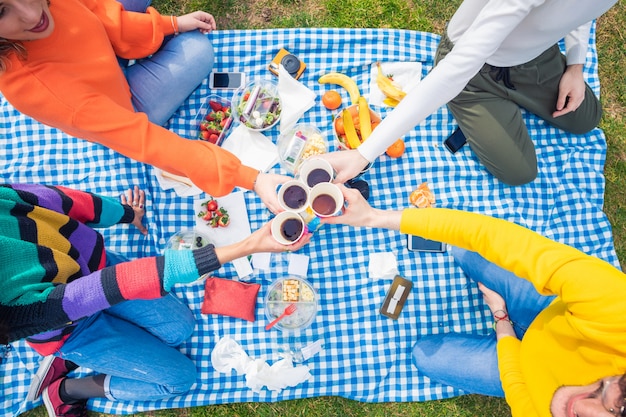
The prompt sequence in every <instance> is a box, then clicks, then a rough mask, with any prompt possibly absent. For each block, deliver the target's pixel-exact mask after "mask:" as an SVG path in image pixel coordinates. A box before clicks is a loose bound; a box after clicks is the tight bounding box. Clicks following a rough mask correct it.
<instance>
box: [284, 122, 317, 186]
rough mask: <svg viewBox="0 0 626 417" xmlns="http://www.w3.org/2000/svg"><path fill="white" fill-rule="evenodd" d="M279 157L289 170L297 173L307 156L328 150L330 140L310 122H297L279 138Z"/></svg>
mask: <svg viewBox="0 0 626 417" xmlns="http://www.w3.org/2000/svg"><path fill="white" fill-rule="evenodd" d="M277 146H278V157H279V159H280V163H281V165H282V166H283V168H285V169H286V170H287V171H289V172H291V173H292V174H295V173H297V172H298V167H299V166H300V164H301V163H302V161H304V160H305V159H307V158H310V157H312V156H315V155H321V154H324V153H326V152H328V141H327V140H326V138H324V136H322V132H321V131H320V130H319V129H318V128H317V127H315V126H313V125H309V124H296V125H295V126H294V127H292V128H291V129H289V130H288V131H286V132H285V133H284V134H282V135H280V136H279V138H278V143H277Z"/></svg>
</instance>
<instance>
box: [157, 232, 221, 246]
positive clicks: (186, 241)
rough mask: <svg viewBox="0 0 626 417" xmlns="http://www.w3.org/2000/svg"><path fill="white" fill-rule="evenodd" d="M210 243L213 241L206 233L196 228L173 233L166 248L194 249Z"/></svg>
mask: <svg viewBox="0 0 626 417" xmlns="http://www.w3.org/2000/svg"><path fill="white" fill-rule="evenodd" d="M210 243H213V242H211V239H209V237H208V236H207V235H205V234H204V233H200V232H198V231H196V230H194V229H186V230H181V231H180V232H177V233H175V234H174V235H172V237H170V238H169V240H168V241H167V244H166V245H165V249H175V250H193V249H199V248H202V247H204V246H207V245H208V244H210Z"/></svg>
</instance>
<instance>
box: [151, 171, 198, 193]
mask: <svg viewBox="0 0 626 417" xmlns="http://www.w3.org/2000/svg"><path fill="white" fill-rule="evenodd" d="M154 176H155V177H156V178H157V181H158V182H159V185H160V186H161V188H162V189H164V190H169V189H172V188H173V189H174V192H176V194H178V195H179V196H181V197H190V196H194V195H198V194H201V193H202V190H201V189H200V188H198V187H196V186H195V185H194V184H193V183H192V182H191V180H190V179H189V178H185V177H180V176H178V175H174V174H170V173H168V172H165V171H162V170H160V169H158V168H154Z"/></svg>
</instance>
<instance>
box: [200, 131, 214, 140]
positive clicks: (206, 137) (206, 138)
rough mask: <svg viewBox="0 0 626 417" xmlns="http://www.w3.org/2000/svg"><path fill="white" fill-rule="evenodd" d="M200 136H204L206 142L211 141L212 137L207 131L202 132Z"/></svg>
mask: <svg viewBox="0 0 626 417" xmlns="http://www.w3.org/2000/svg"><path fill="white" fill-rule="evenodd" d="M200 135H201V136H202V139H204V140H209V137H210V136H211V134H210V133H209V132H207V131H206V130H203V131H202V132H200Z"/></svg>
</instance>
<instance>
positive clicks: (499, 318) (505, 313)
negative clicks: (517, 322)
mask: <svg viewBox="0 0 626 417" xmlns="http://www.w3.org/2000/svg"><path fill="white" fill-rule="evenodd" d="M498 311H501V312H502V313H503V314H504V315H503V316H500V317H498V316H497V315H496V313H497V312H498ZM492 314H493V318H494V319H496V321H500V320H506V319H508V318H509V315H508V313H507V312H506V311H505V310H496V311H494V312H493V313H492Z"/></svg>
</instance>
